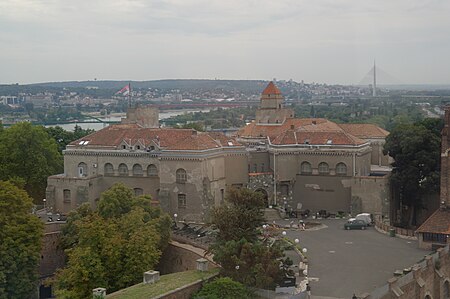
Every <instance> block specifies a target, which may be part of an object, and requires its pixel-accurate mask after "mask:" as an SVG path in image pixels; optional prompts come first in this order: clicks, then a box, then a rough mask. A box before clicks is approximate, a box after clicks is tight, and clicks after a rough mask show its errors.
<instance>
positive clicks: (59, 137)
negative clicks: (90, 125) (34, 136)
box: [45, 125, 94, 153]
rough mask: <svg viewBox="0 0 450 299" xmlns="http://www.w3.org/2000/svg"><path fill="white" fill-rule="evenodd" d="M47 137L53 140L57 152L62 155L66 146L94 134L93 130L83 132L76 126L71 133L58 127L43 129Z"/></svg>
mask: <svg viewBox="0 0 450 299" xmlns="http://www.w3.org/2000/svg"><path fill="white" fill-rule="evenodd" d="M45 130H46V131H47V133H48V135H50V136H51V137H53V139H55V141H56V143H57V144H58V150H59V152H60V153H62V151H63V150H65V149H66V146H67V145H68V144H69V143H71V142H72V141H75V140H78V139H80V138H82V137H84V136H86V135H89V134H91V133H93V132H94V130H90V129H87V130H84V129H82V128H81V127H80V126H78V125H76V126H75V129H74V131H73V132H70V131H66V130H64V129H63V128H61V127H60V126H56V127H49V128H45Z"/></svg>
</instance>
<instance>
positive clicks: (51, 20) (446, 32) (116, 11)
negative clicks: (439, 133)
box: [0, 0, 450, 84]
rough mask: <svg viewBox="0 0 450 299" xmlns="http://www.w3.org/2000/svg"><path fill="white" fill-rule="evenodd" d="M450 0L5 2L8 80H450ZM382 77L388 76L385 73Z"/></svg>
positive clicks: (1, 13)
mask: <svg viewBox="0 0 450 299" xmlns="http://www.w3.org/2000/svg"><path fill="white" fill-rule="evenodd" d="M449 16H450V1H446V0H442V1H438V0H435V1H432V0H431V1H426V0H395V1H394V0H372V1H369V0H367V1H366V0H352V1H350V0H304V1H303V0H272V1H265V0H219V1H214V0H129V1H127V0H59V1H58V0H0V83H16V82H18V83H31V82H46V81H68V80H93V79H94V78H97V79H98V80H105V79H124V80H153V79H171V78H205V79H214V78H218V79H265V80H269V79H272V78H277V79H286V80H287V79H291V78H292V79H293V80H296V81H301V80H304V81H305V82H313V81H314V82H321V83H343V84H358V83H359V82H360V81H361V80H362V78H363V77H364V76H365V75H366V73H367V72H368V71H369V69H370V68H371V67H372V65H373V60H374V59H376V61H377V65H378V66H379V67H380V68H381V69H383V70H384V71H385V72H387V73H389V74H390V75H391V76H392V78H395V79H390V80H391V81H397V82H388V83H410V84H422V83H436V84H441V83H443V84H449V83H450V17H449ZM380 81H383V80H382V78H380Z"/></svg>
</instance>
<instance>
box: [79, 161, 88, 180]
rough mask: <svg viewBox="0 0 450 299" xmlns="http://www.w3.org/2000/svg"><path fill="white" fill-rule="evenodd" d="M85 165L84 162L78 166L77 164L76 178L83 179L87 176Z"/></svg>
mask: <svg viewBox="0 0 450 299" xmlns="http://www.w3.org/2000/svg"><path fill="white" fill-rule="evenodd" d="M87 174H88V173H87V165H86V163H84V162H81V163H80V164H78V176H79V177H84V176H87Z"/></svg>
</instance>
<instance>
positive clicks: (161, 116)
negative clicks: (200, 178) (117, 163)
mask: <svg viewBox="0 0 450 299" xmlns="http://www.w3.org/2000/svg"><path fill="white" fill-rule="evenodd" d="M209 111H210V109H180V110H166V111H160V112H159V120H163V119H168V118H171V117H172V116H177V115H182V114H187V113H191V112H209ZM125 116H126V114H125V113H123V114H114V115H113V116H100V117H98V118H99V119H102V120H105V121H120V120H121V118H124V117H125ZM108 125H109V124H107V123H83V122H78V123H70V124H54V125H48V126H46V127H56V126H59V127H61V128H63V129H64V130H66V131H73V130H74V129H75V126H79V127H81V128H82V129H85V130H86V129H93V130H95V131H98V130H100V129H103V128H105V127H107V126H108Z"/></svg>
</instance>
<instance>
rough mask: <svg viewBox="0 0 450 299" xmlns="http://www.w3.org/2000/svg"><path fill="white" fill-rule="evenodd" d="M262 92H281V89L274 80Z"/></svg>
mask: <svg viewBox="0 0 450 299" xmlns="http://www.w3.org/2000/svg"><path fill="white" fill-rule="evenodd" d="M262 94H281V91H280V90H279V89H278V87H276V86H275V84H274V83H273V82H272V81H270V82H269V84H267V87H266V88H265V89H264V91H263V92H262Z"/></svg>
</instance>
